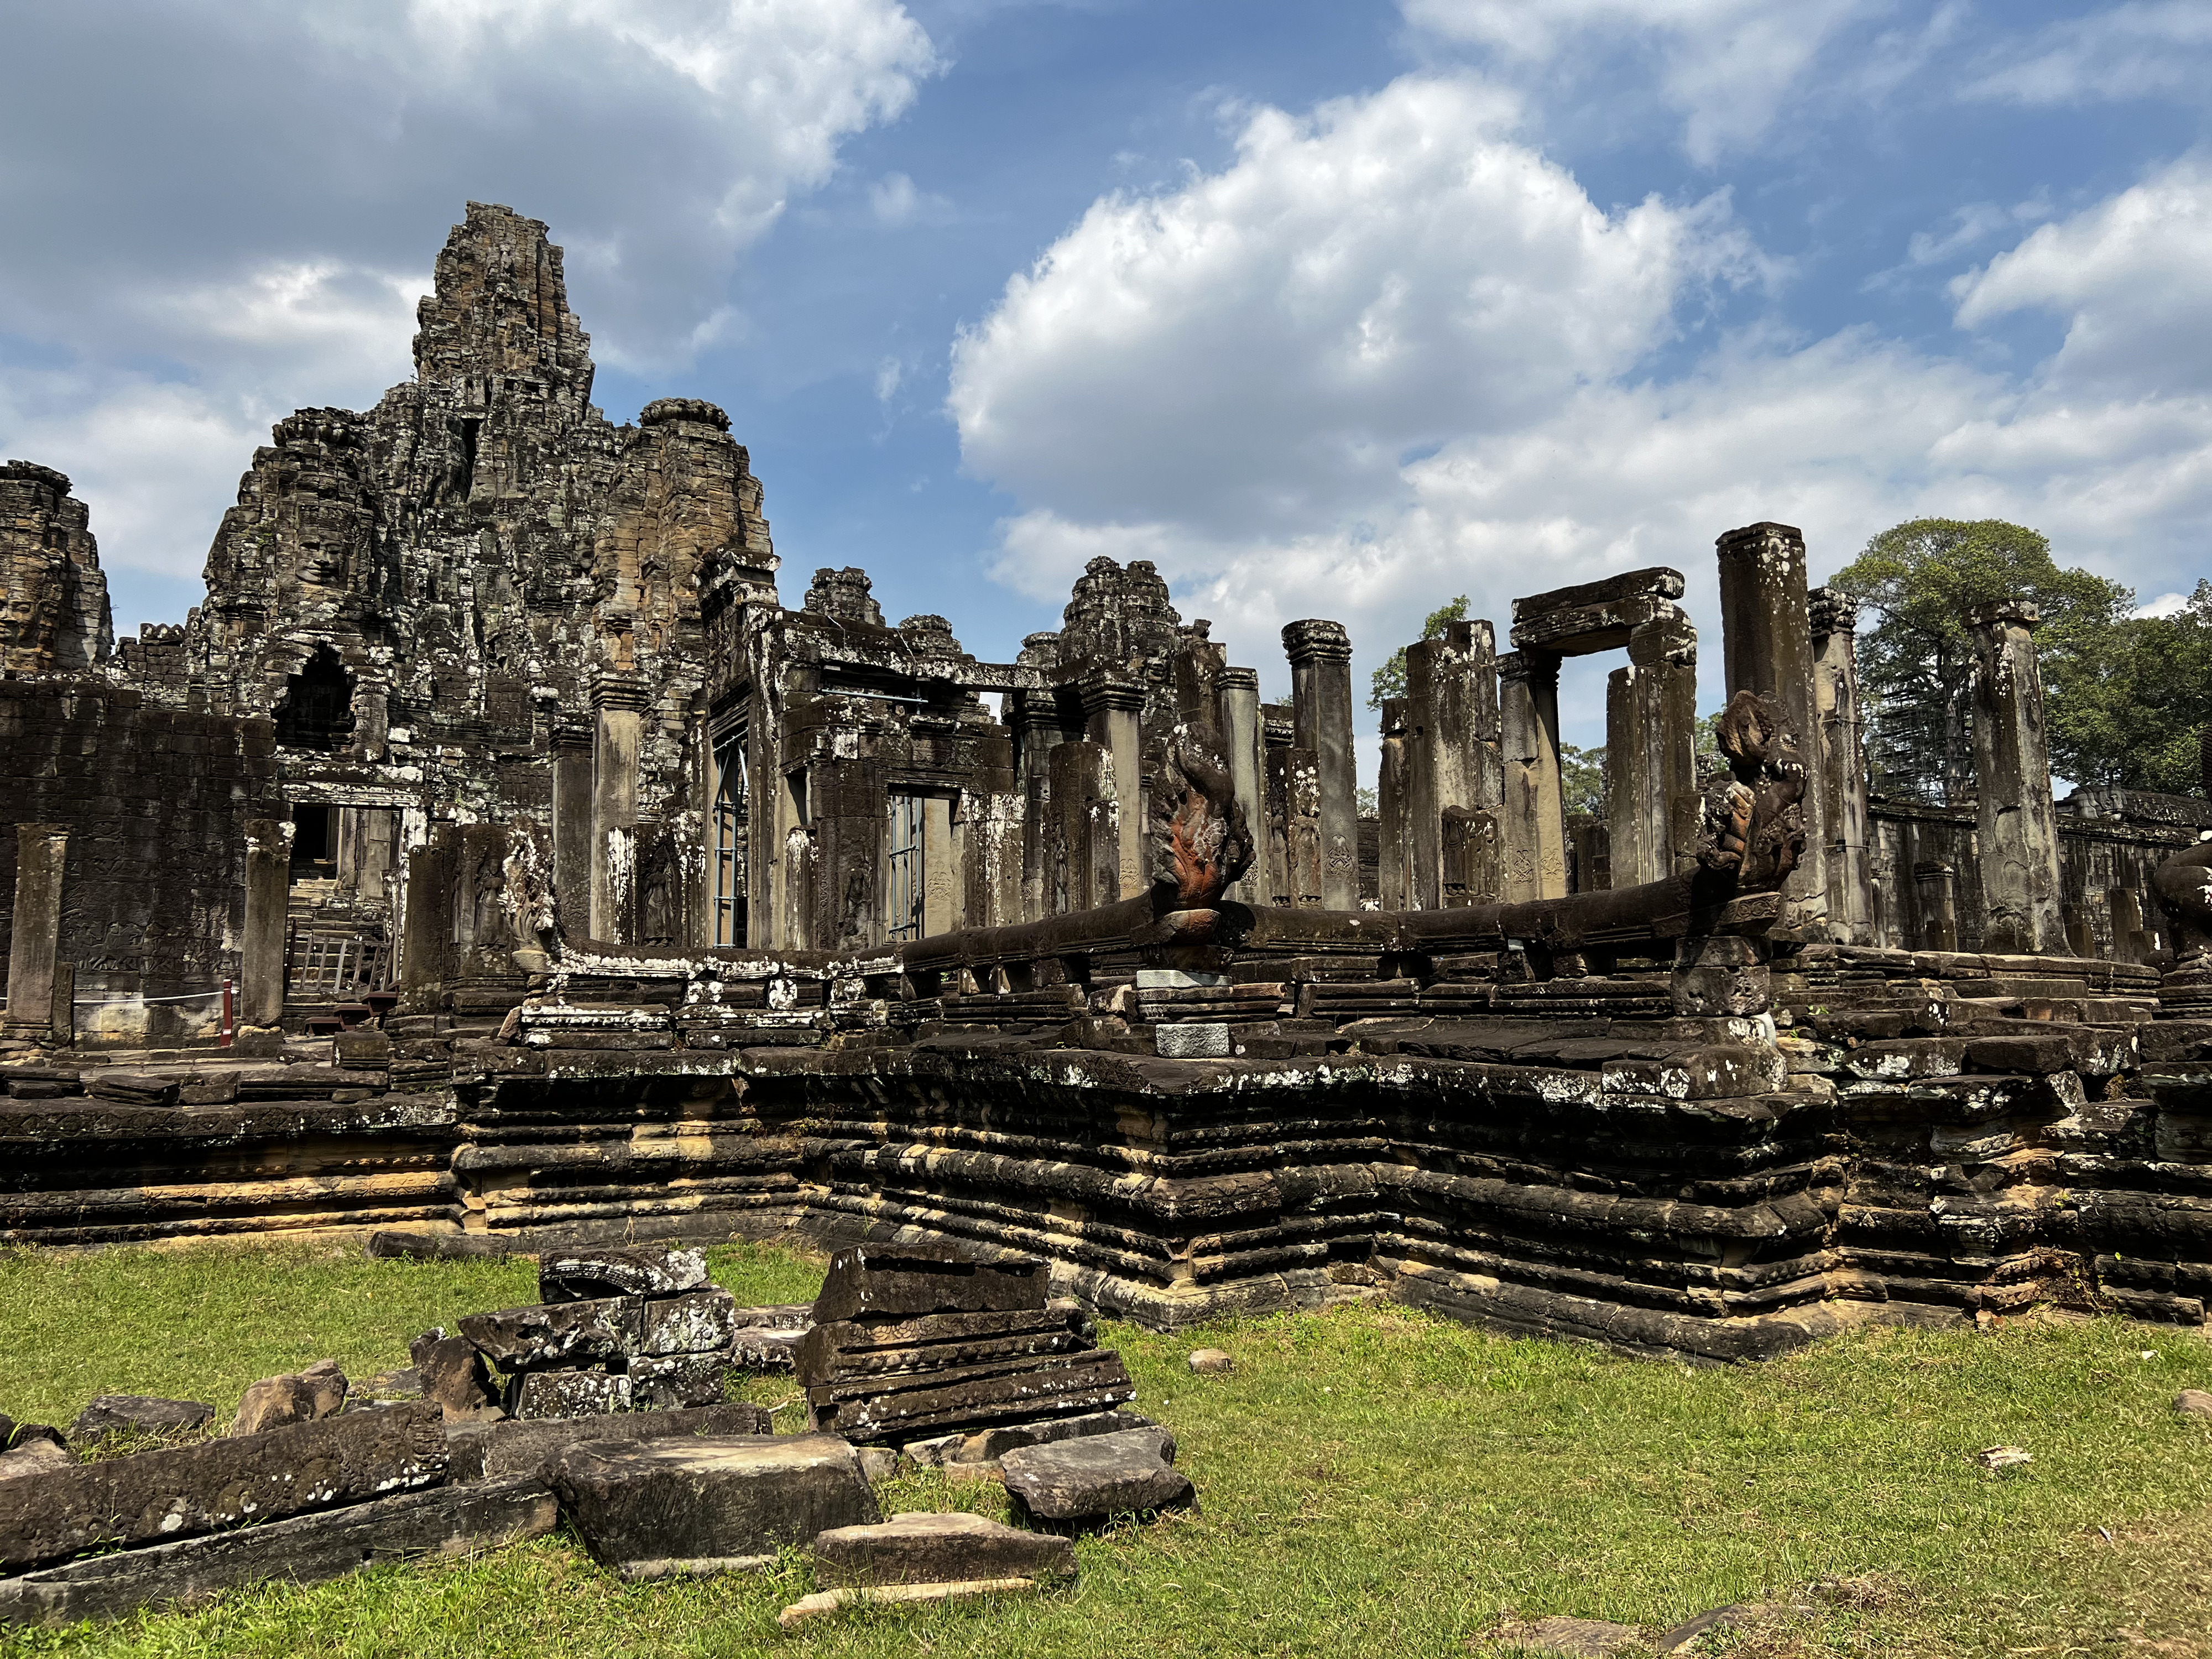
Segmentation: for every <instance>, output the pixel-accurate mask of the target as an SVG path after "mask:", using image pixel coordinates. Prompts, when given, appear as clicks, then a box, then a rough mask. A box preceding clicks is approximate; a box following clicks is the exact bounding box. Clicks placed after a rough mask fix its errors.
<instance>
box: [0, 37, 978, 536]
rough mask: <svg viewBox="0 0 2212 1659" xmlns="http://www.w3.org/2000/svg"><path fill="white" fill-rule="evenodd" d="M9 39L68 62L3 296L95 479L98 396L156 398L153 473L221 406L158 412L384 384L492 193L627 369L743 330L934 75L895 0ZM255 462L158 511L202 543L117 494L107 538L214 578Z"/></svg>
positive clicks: (606, 354) (28, 422)
mask: <svg viewBox="0 0 2212 1659" xmlns="http://www.w3.org/2000/svg"><path fill="white" fill-rule="evenodd" d="M9 31H10V33H9V46H10V52H11V54H12V55H13V60H14V61H17V62H21V63H25V64H50V65H56V66H60V69H59V70H58V72H56V73H52V74H46V75H32V76H18V77H16V78H15V80H14V81H13V82H11V83H10V87H9V96H8V98H7V99H6V100H0V144H4V146H5V149H6V153H7V155H8V159H9V164H8V166H7V167H5V168H0V216H4V218H5V222H7V223H9V225H10V226H11V227H15V228H16V230H17V232H18V234H17V235H16V236H15V240H13V241H12V242H11V245H10V246H9V253H8V258H6V259H5V260H4V261H0V316H4V317H5V318H6V319H8V322H7V327H8V329H9V331H11V332H12V333H13V335H14V336H15V342H16V343H17V347H18V351H17V352H16V353H14V354H11V355H22V354H25V353H29V354H35V355H37V356H43V357H54V356H59V357H61V358H63V359H64V360H66V361H67V362H69V363H70V364H71V366H72V367H73V368H74V370H75V371H76V372H75V373H73V374H67V375H62V376H59V377H53V376H47V377H44V378H41V377H39V376H19V375H11V376H10V377H9V378H10V380H11V381H12V382H13V385H12V386H11V389H10V391H9V398H8V405H9V407H8V411H7V412H8V415H9V421H10V424H9V428H7V430H6V431H5V432H4V433H0V441H4V442H5V444H6V446H7V447H8V448H9V453H23V452H25V451H27V450H33V449H36V450H40V451H41V453H40V459H47V460H49V461H51V462H52V464H53V465H58V466H61V467H63V468H64V470H65V471H70V472H71V473H72V474H75V475H76V476H78V477H84V478H88V479H89V478H91V477H95V476H97V474H98V473H99V471H100V467H101V465H103V458H101V457H100V456H98V455H96V454H93V453H88V452H85V451H82V450H81V449H78V448H76V447H75V445H76V442H77V441H85V440H88V438H89V435H92V434H94V432H96V431H99V430H100V428H101V422H102V421H103V420H105V419H106V418H108V417H107V416H102V415H101V414H100V412H99V411H98V410H97V409H96V408H94V406H91V405H88V404H83V403H82V402H81V401H72V400H73V399H82V398H84V397H87V396H91V397H95V398H100V397H114V398H120V399H123V402H122V403H121V404H118V410H116V411H115V412H114V416H113V418H115V419H118V420H119V419H123V418H125V417H126V416H128V417H129V418H131V419H133V420H150V423H149V424H143V425H142V426H139V427H137V428H134V430H136V432H137V436H138V437H139V439H140V440H141V441H143V443H145V444H146V445H148V446H149V448H148V449H146V450H144V451H142V452H141V453H140V454H139V456H138V458H137V460H138V465H137V468H136V471H137V473H140V474H143V475H146V476H149V477H150V476H158V475H165V474H168V473H172V472H176V473H181V472H182V471H184V468H183V466H182V465H181V463H182V461H183V460H184V459H185V458H188V457H191V456H192V455H194V454H195V453H197V445H198V443H199V441H200V439H199V434H200V432H201V431H202V430H203V429H204V428H203V427H202V426H201V425H199V424H197V423H196V422H195V420H193V419H187V418H185V416H183V415H181V414H179V416H178V422H179V423H178V424H176V425H175V426H174V427H173V428H165V427H164V426H163V425H162V424H161V422H160V420H159V419H158V418H153V417H152V416H150V415H149V411H158V410H161V409H164V408H169V409H173V410H183V409H184V408H185V407H186V406H187V405H188V404H192V402H193V400H194V399H195V398H197V400H198V402H197V406H198V407H200V408H203V409H204V410H208V411H211V414H210V418H216V419H219V420H222V421H226V422H235V421H236V420H237V419H238V418H239V416H240V411H252V412H253V413H254V414H255V415H256V416H257V417H258V414H259V411H260V410H264V409H268V410H276V411H278V412H281V411H282V410H286V409H289V408H291V407H293V406H294V405H295V404H303V403H315V404H326V403H346V404H354V405H356V406H358V405H361V404H366V403H367V402H368V401H370V400H372V399H373V398H375V397H376V396H377V394H378V393H379V392H380V391H381V390H382V389H383V388H384V387H385V386H386V385H389V384H390V383H391V382H392V381H393V380H398V379H399V378H401V377H402V376H403V375H404V374H405V373H406V372H407V370H408V342H409V339H410V336H411V334H412V332H413V318H412V302H413V300H414V298H415V296H416V295H419V294H420V293H422V291H423V289H424V288H425V286H426V285H427V284H426V274H427V270H428V262H429V260H430V258H431V257H432V256H433V255H434V254H435V252H436V250H437V247H438V246H439V244H440V243H441V241H442V240H443V238H444V235H445V232H446V228H447V226H449V225H451V224H453V222H456V221H457V220H458V219H459V217H460V216H461V212H462V210H463V207H464V204H465V203H466V202H467V201H468V200H470V199H471V198H473V199H476V200H480V201H500V202H505V203H507V204H510V205H512V206H513V207H515V208H517V209H519V210H521V211H523V212H525V213H527V214H530V215H532V216H535V217H538V218H541V219H544V220H545V221H546V222H548V223H549V224H550V226H551V227H552V228H553V233H554V235H555V238H556V240H559V241H560V242H562V244H563V245H564V246H565V247H566V249H567V251H568V275H569V283H570V289H571V295H572V298H573V300H574V302H575V304H576V305H577V307H578V309H579V311H580V313H582V314H583V315H584V316H586V318H587V319H589V325H590V326H591V327H592V331H593V335H594V340H593V349H594V353H595V355H596V356H598V357H599V360H600V361H601V362H607V363H611V364H615V365H618V366H624V367H629V368H665V367H667V366H669V365H671V364H674V363H677V362H683V361H684V360H685V359H687V358H688V357H689V356H690V355H691V354H692V353H694V352H696V351H697V350H699V349H702V346H704V345H706V344H708V343H712V342H713V341H714V340H716V339H720V338H726V337H731V336H732V335H734V334H738V333H739V332H741V331H742V330H743V327H744V322H743V319H742V318H741V317H739V316H738V314H737V313H735V312H734V311H732V308H731V307H730V305H729V303H728V301H727V297H726V286H727V283H728V281H729V277H730V276H731V274H732V267H733V264H734V262H735V260H736V259H737V258H738V257H739V256H741V255H742V254H743V252H744V250H745V249H746V248H748V247H749V246H752V245H753V244H754V243H756V242H757V241H758V240H759V239H760V238H761V237H762V236H763V235H764V234H767V233H768V231H769V228H771V227H772V226H774V224H775V222H776V221H777V219H778V218H779V216H781V213H782V212H783V210H784V207H785V204H786V203H787V201H789V200H790V199H791V197H793V195H794V194H797V193H800V192H804V191H810V190H813V189H816V188H817V187H819V186H820V185H822V184H823V182H824V181H825V180H827V179H828V178H829V175H830V173H832V171H833V170H834V168H835V167H836V161H837V155H838V151H839V147H840V145H841V144H842V143H843V142H844V141H845V140H846V139H847V138H848V137H851V136H852V135H854V134H855V133H857V132H860V131H862V130H864V129H866V128H867V127H869V126H871V125H877V124H879V123H882V122H884V121H887V120H890V119H891V118H894V117H896V115H897V114H899V113H900V112H902V110H903V109H905V108H906V107H907V106H908V104H909V103H910V102H911V101H912V100H913V98H914V96H915V88H916V85H917V83H918V82H919V81H920V80H921V78H922V77H925V76H928V75H929V74H931V73H933V71H934V70H935V68H936V60H935V58H934V57H933V52H932V48H931V46H930V43H929V40H928V39H927V36H926V35H925V34H924V33H923V32H922V30H921V27H920V26H919V25H918V24H916V23H915V21H914V20H913V19H912V18H911V17H910V16H908V15H907V13H906V12H905V10H904V9H902V7H901V6H900V5H899V4H898V3H896V0H698V3H692V4H686V5H681V6H674V5H657V6H640V5H636V4H633V3H629V0H405V3H384V0H330V3H325V4H319V5H315V6H307V7H301V6H295V5H288V4H283V3H279V0H239V3H233V4H228V5H225V6H222V7H219V8H218V7H179V6H170V5H159V4H154V3H150V0H82V3H79V4H74V5H70V6H50V7H34V8H32V9H29V10H27V12H25V13H24V14H23V15H21V16H20V17H15V18H11V20H10V23H9ZM118 40H127V41H128V42H129V43H130V49H129V50H128V51H119V50H117V48H116V43H117V42H118ZM95 65H96V66H97V67H96V68H95V67H94V66H95ZM4 343H6V342H5V341H4V340H0V344H4ZM262 423H263V424H264V429H265V422H262ZM165 431H166V432H168V433H169V434H170V436H168V437H167V438H165V437H164V433H165ZM72 434H75V435H78V436H77V438H76V439H72V438H71V436H70V435H72ZM57 440H59V441H62V442H63V444H64V447H63V449H62V450H61V451H60V452H59V453H56V452H55V451H54V450H53V448H52V444H53V443H54V442H55V441H57ZM245 459H246V453H245V452H242V451H234V452H232V459H231V461H230V463H229V464H228V465H223V466H219V467H216V468H215V469H213V471H212V472H211V473H210V475H208V476H207V477H203V478H202V479H201V480H200V482H199V483H198V484H197V488H195V489H191V490H189V491H188V492H187V493H185V494H184V495H179V496H177V497H175V498H174V499H173V501H171V503H170V511H169V512H168V513H167V514H164V515H157V516H160V517H162V518H164V519H173V520H178V521H179V522H183V521H189V522H191V524H193V525H194V526H196V527H195V529H194V530H193V532H191V534H190V535H189V536H181V538H180V540H179V542H178V543H177V544H170V543H169V542H167V541H165V542H164V543H163V544H162V545H161V547H160V548H159V549H152V548H149V547H147V546H144V545H143V544H137V542H136V541H135V536H136V532H135V531H134V532H130V533H128V534H126V533H125V532H124V531H123V530H122V528H121V526H120V524H119V522H118V515H119V513H120V511H121V509H120V507H119V504H118V503H116V502H112V501H107V500H99V501H94V514H95V522H96V528H98V529H99V531H100V533H101V535H102V537H103V550H104V551H105V550H106V549H108V548H110V547H112V548H113V549H114V550H116V552H117V553H118V555H119V556H121V557H122V558H123V559H124V561H125V562H131V561H133V560H137V561H138V562H145V563H149V564H158V565H161V566H162V567H163V568H172V569H174V568H178V566H179V561H183V560H187V559H188V560H189V567H190V568H197V562H198V559H199V556H200V553H201V552H204V548H205V544H206V539H207V537H208V536H209V535H210V534H211V533H212V531H213V527H214V523H215V514H216V513H219V511H220V508H221V506H222V501H223V500H224V499H225V498H226V497H227V495H228V490H229V487H230V481H231V480H232V479H234V478H235V477H236V473H237V470H238V467H239V465H242V464H243V462H244V460H245ZM173 463H176V464H175V465H173ZM210 480H212V481H213V482H210ZM192 542H197V544H198V548H197V550H195V551H192V552H191V553H189V554H186V553H185V552H184V551H182V550H181V549H182V547H183V546H186V545H189V544H191V543H192Z"/></svg>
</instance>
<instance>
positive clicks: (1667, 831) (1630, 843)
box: [1605, 620, 1699, 887]
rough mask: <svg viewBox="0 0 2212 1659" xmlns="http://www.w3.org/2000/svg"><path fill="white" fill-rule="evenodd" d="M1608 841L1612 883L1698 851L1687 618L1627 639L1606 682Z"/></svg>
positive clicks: (1694, 665)
mask: <svg viewBox="0 0 2212 1659" xmlns="http://www.w3.org/2000/svg"><path fill="white" fill-rule="evenodd" d="M1605 746H1606V763H1607V768H1608V769H1609V776H1608V778H1607V791H1606V830H1607V845H1608V847H1609V848H1610V849H1611V854H1612V870H1613V885H1614V886H1615V887H1638V886H1641V885H1642V884H1644V883H1645V882H1648V881H1662V880H1664V879H1665V878H1668V876H1671V875H1673V874H1674V873H1675V872H1676V871H1677V869H1678V868H1679V867H1680V866H1681V865H1683V864H1686V863H1687V862H1689V861H1691V860H1694V859H1695V857H1696V854H1697V827H1698V819H1699V799H1698V636H1697V632H1696V630H1695V629H1692V627H1691V626H1690V625H1689V623H1687V622H1686V621H1681V620H1674V621H1668V622H1663V623H1650V624H1647V625H1645V626H1643V627H1639V628H1638V629H1634V630H1632V632H1631V633H1630V635H1629V636H1628V666H1627V667H1626V668H1617V669H1615V670H1614V671H1613V673H1612V675H1611V676H1610V677H1609V678H1607V681H1606V696H1605Z"/></svg>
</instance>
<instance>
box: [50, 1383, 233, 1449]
mask: <svg viewBox="0 0 2212 1659" xmlns="http://www.w3.org/2000/svg"><path fill="white" fill-rule="evenodd" d="M214 1415H215V1407H212V1406H210V1405H208V1404H206V1403H205V1402H204V1401H197V1400H161V1399H158V1398H156V1397H155V1396H154V1395H147V1394H103V1395H100V1396H98V1397H97V1398H96V1399H94V1401H92V1403H91V1404H89V1405H88V1406H87V1407H85V1408H84V1409H83V1410H82V1411H81V1412H79V1413H77V1417H76V1426H74V1427H73V1428H71V1429H70V1439H71V1440H72V1441H74V1442H75V1443H76V1444H78V1445H80V1446H96V1445H98V1444H99V1443H100V1442H101V1441H102V1440H105V1439H106V1437H108V1436H109V1435H111V1434H173V1433H176V1432H179V1431H182V1430H186V1429H197V1428H200V1427H203V1426H204V1425H206V1423H207V1422H208V1421H209V1419H211V1418H213V1417H214Z"/></svg>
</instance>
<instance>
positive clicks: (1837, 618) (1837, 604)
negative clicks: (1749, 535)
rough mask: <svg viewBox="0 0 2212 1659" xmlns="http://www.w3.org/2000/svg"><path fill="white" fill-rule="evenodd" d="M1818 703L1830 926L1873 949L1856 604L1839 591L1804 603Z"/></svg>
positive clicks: (1822, 590) (1819, 592) (1818, 591)
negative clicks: (1807, 609)
mask: <svg viewBox="0 0 2212 1659" xmlns="http://www.w3.org/2000/svg"><path fill="white" fill-rule="evenodd" d="M1807 599H1808V604H1809V607H1810V611H1811V619H1812V625H1813V703H1814V708H1816V709H1818V710H1819V712H1820V728H1819V730H1820V750H1819V753H1818V761H1819V768H1818V770H1817V772H1816V774H1815V778H1816V780H1817V782H1818V784H1819V787H1820V794H1821V802H1820V816H1821V821H1822V822H1823V823H1825V824H1826V826H1827V835H1828V921H1829V925H1830V927H1832V929H1833V930H1834V931H1835V933H1837V935H1838V937H1839V938H1841V939H1843V940H1844V942H1845V943H1847V944H1851V945H1869V944H1871V943H1873V941H1874V871H1873V866H1872V864H1871V863H1870V861H1869V853H1868V842H1869V829H1868V816H1867V768H1866V717H1865V715H1864V714H1863V712H1862V710H1861V708H1860V706H1859V649H1858V626H1859V603H1858V601H1857V599H1853V598H1852V597H1851V596H1850V594H1848V593H1846V592H1843V591H1842V590H1841V589H1839V588H1834V587H1816V588H1814V590H1813V591H1812V592H1811V593H1809V594H1808V595H1807Z"/></svg>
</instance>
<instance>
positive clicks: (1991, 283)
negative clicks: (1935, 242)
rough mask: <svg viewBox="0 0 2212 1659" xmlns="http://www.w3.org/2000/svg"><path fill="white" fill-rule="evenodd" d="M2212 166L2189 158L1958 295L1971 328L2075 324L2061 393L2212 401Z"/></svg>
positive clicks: (1961, 284) (1991, 269)
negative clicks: (2042, 316) (2055, 320)
mask: <svg viewBox="0 0 2212 1659" xmlns="http://www.w3.org/2000/svg"><path fill="white" fill-rule="evenodd" d="M2208 270H2212V166H2208V165H2207V163H2206V161H2205V158H2204V157H2203V156H2202V155H2193V156H2186V157H2184V158H2183V159H2182V160H2180V161H2176V162H2173V163H2172V164H2171V165H2169V166H2167V167H2163V168H2161V169H2160V170H2159V171H2158V172H2157V173H2154V174H2152V175H2151V176H2150V177H2149V178H2148V179H2144V180H2143V181H2142V183H2140V184H2138V185H2134V186H2132V187H2131V188H2130V189H2127V190H2124V191H2121V192H2119V193H2118V195H2116V196H2113V197H2110V198H2109V199H2107V200H2106V201H2104V202H2101V203H2099V204H2097V205H2096V206H2094V207H2093V208H2090V209H2089V210H2087V211H2085V212H2082V213H2080V214H2077V215H2075V216H2074V217H2072V218H2070V219H2068V220H2065V221H2063V222H2059V223H2055V224H2048V225H2045V226H2043V227H2041V228H2039V229H2038V230H2037V231H2036V232H2035V233H2034V234H2033V235H2031V236H2029V237H2028V238H2027V240H2025V241H2023V242H2021V244H2020V245H2019V246H2017V247H2015V248H2012V249H2010V250H2009V251H2008V252H2004V253H2002V254H2000V255H1998V256H1997V257H1996V258H1994V259H1992V260H1991V261H1990V263H1989V264H1987V265H1986V266H1984V267H1983V268H1981V269H1980V270H1973V271H1970V272H1968V273H1967V274H1966V275H1965V276H1960V278H1959V279H1958V280H1957V281H1956V282H1954V283H1953V284H1952V294H1953V295H1954V297H1955V298H1956V299H1957V300H1958V301H1959V309H1958V320H1959V322H1960V325H1961V326H1963V327H1966V328H1979V327H1982V326H1984V325H1986V324H1988V323H1990V322H1991V321H1993V320H1995V319H1997V318H1999V317H2002V316H2004V315H2006V314H2008V313H2013V312H2021V311H2039V312H2045V313H2052V314H2055V315H2058V316H2063V317H2064V318H2066V319H2068V326H2067V332H2066V343H2065V344H2064V346H2063V347H2062V348H2061V349H2060V350H2059V353H2058V355H2057V357H2056V358H2055V359H2054V360H2053V361H2052V362H2051V365H2050V369H2049V374H2050V378H2051V381H2052V383H2053V384H2054V385H2057V386H2066V387H2069V388H2072V389H2075V390H2083V389H2093V388H2103V389H2106V390H2110V391H2112V392H2122V393H2126V392H2132V393H2134V394H2136V395H2142V394H2155V393H2171V392H2197V393H2212V288H2208V287H2207V285H2206V280H2205V276H2206V272H2207V271H2208Z"/></svg>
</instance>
